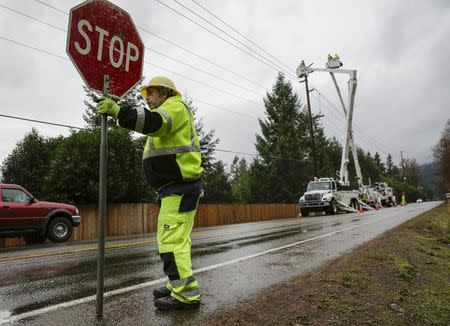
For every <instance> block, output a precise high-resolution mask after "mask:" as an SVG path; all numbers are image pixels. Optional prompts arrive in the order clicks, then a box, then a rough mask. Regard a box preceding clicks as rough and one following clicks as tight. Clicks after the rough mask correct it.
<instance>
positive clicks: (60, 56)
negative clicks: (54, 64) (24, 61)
mask: <svg viewBox="0 0 450 326" xmlns="http://www.w3.org/2000/svg"><path fill="white" fill-rule="evenodd" d="M0 39H3V40H5V41H8V42H11V43H15V44H17V45H20V46H24V47H26V48H29V49H33V50H35V51H39V52H42V53H45V54H49V55H52V56H54V57H58V58H61V59H64V60H69V58H67V57H63V56H62V55H59V54H56V53H52V52H49V51H46V50H42V49H39V48H35V47H33V46H30V45H27V44H24V43H21V42H18V41H15V40H11V39H9V38H7V37H4V36H1V35H0Z"/></svg>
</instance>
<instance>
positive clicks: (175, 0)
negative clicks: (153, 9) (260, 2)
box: [156, 0, 289, 73]
mask: <svg viewBox="0 0 450 326" xmlns="http://www.w3.org/2000/svg"><path fill="white" fill-rule="evenodd" d="M156 1H157V2H159V3H162V2H161V0H156ZM172 1H173V2H175V3H177V4H178V5H180V6H181V7H183V8H184V9H186V10H187V11H189V12H190V13H192V14H194V15H195V16H197V17H198V18H200V19H201V20H203V21H205V22H206V23H208V24H209V25H211V26H213V27H214V28H215V29H217V30H219V31H221V32H222V33H223V34H225V35H227V36H228V37H229V38H231V39H232V40H233V41H235V42H238V43H239V44H241V45H242V46H244V47H245V48H247V49H248V50H250V51H252V52H253V53H254V54H256V55H258V56H259V57H261V58H262V59H264V60H266V61H267V62H270V63H271V64H272V65H273V66H275V67H276V68H278V69H280V70H282V71H285V72H286V73H289V72H288V71H286V70H285V69H284V68H282V67H281V66H279V65H278V64H276V63H274V62H273V61H271V60H269V59H267V57H265V56H263V55H261V54H260V53H258V52H257V51H255V50H254V49H252V48H250V47H249V46H248V45H246V44H244V43H242V42H241V41H239V40H238V39H236V38H235V37H234V36H232V35H230V34H229V33H228V32H226V31H224V30H223V29H222V28H220V27H218V26H217V25H215V24H213V23H211V22H210V21H209V20H208V19H206V18H204V17H203V16H201V15H199V14H198V13H196V12H195V11H193V10H192V9H190V8H189V7H187V6H185V5H184V4H182V3H180V2H179V1H178V0H172Z"/></svg>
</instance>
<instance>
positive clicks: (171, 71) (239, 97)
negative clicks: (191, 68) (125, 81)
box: [145, 62, 261, 106]
mask: <svg viewBox="0 0 450 326" xmlns="http://www.w3.org/2000/svg"><path fill="white" fill-rule="evenodd" d="M145 64H146V65H150V66H154V67H157V68H159V69H162V70H165V71H167V72H170V73H171V74H174V75H178V76H181V77H183V78H186V79H189V80H191V81H193V82H196V83H199V84H201V85H204V86H206V87H209V88H212V89H215V90H217V91H219V92H222V93H224V94H227V95H230V96H233V97H236V98H238V99H241V100H244V101H247V102H250V103H252V104H256V105H258V106H260V105H261V104H260V103H258V102H255V101H252V100H249V99H246V98H244V97H241V96H239V95H235V94H233V93H230V92H227V91H224V90H222V89H220V88H217V87H215V86H211V85H209V84H207V83H204V82H202V81H199V80H196V79H193V78H191V77H189V76H186V75H183V74H180V73H178V72H175V71H173V70H169V69H167V68H164V67H161V66H159V65H157V64H154V63H149V62H145Z"/></svg>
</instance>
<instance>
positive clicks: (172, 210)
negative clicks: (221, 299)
mask: <svg viewBox="0 0 450 326" xmlns="http://www.w3.org/2000/svg"><path fill="white" fill-rule="evenodd" d="M197 204H198V195H190V194H188V195H178V194H172V195H169V196H167V197H163V198H162V199H161V209H160V212H159V216H158V229H157V235H156V238H157V242H158V251H159V254H160V257H161V259H162V261H163V262H164V273H165V274H166V275H167V276H168V277H169V281H168V283H167V288H168V289H169V290H170V291H171V292H172V293H171V296H172V297H174V298H175V299H178V300H179V301H182V302H186V303H192V302H198V301H200V300H201V295H200V292H199V287H198V282H197V280H196V279H195V278H194V276H193V275H192V264H191V236H190V235H191V231H192V228H193V226H194V218H195V212H196V210H197Z"/></svg>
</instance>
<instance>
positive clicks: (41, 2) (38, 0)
mask: <svg viewBox="0 0 450 326" xmlns="http://www.w3.org/2000/svg"><path fill="white" fill-rule="evenodd" d="M35 1H36V2H38V3H40V4H43V5H45V6H48V7H50V8H52V9H54V10H57V11H58V12H61V13H63V14H65V15H68V13H67V12H64V11H62V10H60V9H58V8H56V7H54V6H52V5H49V4H47V3H45V2H43V1H40V0H35ZM157 1H158V2H159V3H161V4H162V5H164V6H166V7H168V8H169V9H171V10H172V11H175V12H176V13H178V14H180V15H182V14H181V13H179V12H177V11H176V10H173V8H170V6H167V5H165V4H163V3H162V2H161V1H159V0H157ZM173 1H174V2H176V3H178V4H179V5H181V6H183V7H184V8H185V9H187V10H189V11H191V10H190V9H188V8H187V7H186V6H184V5H182V4H180V3H179V2H178V1H176V0H173ZM192 1H193V2H194V3H196V4H197V5H198V6H200V7H201V8H202V9H204V10H206V11H207V12H208V13H210V14H211V15H213V16H214V17H215V18H216V19H218V20H220V21H221V22H222V23H224V24H225V25H227V26H228V27H229V28H231V29H233V31H235V32H237V33H238V34H239V35H241V36H242V37H244V38H245V39H247V40H248V41H250V42H251V43H252V44H253V45H255V46H257V47H258V48H260V49H261V50H263V51H264V52H265V53H266V54H268V55H270V54H269V53H268V52H267V51H265V50H264V49H262V48H261V47H259V46H258V45H256V43H254V42H253V41H251V40H250V39H248V38H247V37H245V36H244V35H243V34H241V33H240V32H238V31H237V30H236V29H234V28H233V27H231V26H230V25H228V24H226V23H225V22H224V21H222V20H221V19H220V18H219V17H217V16H216V15H215V14H213V13H212V12H210V11H209V10H207V9H206V8H205V7H203V6H201V5H200V4H198V3H197V2H196V1H194V0H192ZM0 6H2V7H4V8H7V9H10V10H12V11H14V12H16V13H19V14H22V15H24V16H26V17H28V18H31V19H34V20H36V21H39V22H41V23H43V24H46V25H48V26H50V27H53V28H56V29H59V30H63V29H61V28H59V27H57V26H54V25H52V24H49V23H46V22H44V21H42V20H40V19H37V18H35V17H32V16H29V15H26V14H23V13H20V12H18V11H16V10H14V9H11V8H8V7H6V6H3V5H0ZM191 12H193V11H191ZM194 14H195V15H197V16H198V17H200V18H201V19H203V20H205V21H207V22H208V23H209V24H210V25H212V26H214V27H216V26H215V25H214V24H212V23H211V22H209V21H208V20H206V19H204V18H202V17H201V16H200V15H198V14H196V13H194ZM182 16H183V17H185V18H186V19H188V20H190V21H191V22H193V23H194V24H196V25H199V24H198V23H196V22H195V21H192V20H191V19H189V18H188V17H186V16H184V15H182ZM139 28H140V27H139ZM216 28H217V27H216ZM140 29H142V30H143V31H144V32H147V33H150V34H151V35H153V36H155V37H158V38H160V39H162V40H164V41H166V42H169V43H172V44H173V45H174V46H177V47H179V48H181V49H183V50H184V51H187V52H188V53H191V54H192V55H195V56H198V57H200V58H201V59H203V60H206V61H208V62H210V63H212V64H215V65H217V64H216V63H214V62H212V61H210V60H209V59H207V58H204V57H201V56H199V55H198V54H195V53H193V52H192V51H190V50H187V49H185V48H183V47H180V46H179V45H177V44H175V43H173V42H171V41H168V40H166V39H164V38H161V37H160V36H158V35H156V34H154V33H151V32H149V31H147V30H145V29H143V28H140ZM204 29H205V28H204ZM217 29H219V30H221V31H222V32H223V33H225V34H226V35H228V36H230V35H229V34H228V33H226V32H225V31H223V30H222V29H220V28H217ZM63 31H65V30H63ZM210 32H211V31H210ZM212 33H213V34H214V35H216V36H217V37H219V38H221V39H222V40H224V41H225V42H227V43H230V42H228V41H227V40H225V39H223V38H222V37H220V36H218V35H217V34H215V33H214V32H212ZM0 37H1V36H0ZM230 37H231V36H230ZM1 38H3V39H5V40H8V41H10V42H13V43H16V44H18V45H22V46H27V47H29V48H32V49H34V50H37V51H40V52H43V53H47V54H51V55H55V54H52V53H50V52H48V51H45V50H42V49H38V48H34V47H31V46H28V45H25V44H23V43H20V42H17V41H14V40H11V39H8V38H5V37H1ZM238 42H239V41H238ZM240 43H241V42H240ZM241 44H242V43H241ZM233 46H235V45H233ZM148 49H149V48H148ZM150 50H151V51H154V52H156V53H158V52H157V51H155V50H153V49H150ZM252 51H253V52H255V53H257V52H256V51H254V50H252ZM158 54H160V55H163V56H166V57H168V58H169V59H172V60H175V61H178V62H180V63H182V64H185V63H183V62H181V61H179V60H177V59H174V58H172V57H170V56H167V55H164V54H162V53H158ZM257 54H258V55H260V54H259V53H257ZM56 56H58V57H60V58H64V57H62V56H59V55H56ZM260 56H261V55H260ZM270 56H271V57H272V58H274V59H275V60H277V61H279V62H281V63H282V64H283V65H285V66H287V65H286V64H284V63H283V62H282V61H280V60H278V59H276V58H275V57H273V56H272V55H270ZM64 59H67V58H64ZM265 59H266V60H267V58H265ZM270 62H271V61H270ZM185 65H187V66H190V65H188V64H185ZM217 66H218V67H220V68H222V69H226V70H227V71H229V72H231V73H233V74H235V75H236V76H238V77H241V78H242V77H243V76H240V75H238V74H236V73H234V72H233V71H231V70H228V69H227V68H226V67H223V66H220V65H217ZM157 67H158V68H160V69H164V70H166V71H169V72H172V73H175V72H173V71H170V70H168V69H165V68H163V67H160V66H157ZM190 67H191V68H193V69H197V70H199V71H202V70H201V69H200V68H197V67H194V66H190ZM272 68H273V67H272ZM278 68H280V67H279V66H278ZM291 70H292V71H293V69H291ZM283 71H284V72H286V71H285V70H284V69H283ZM202 72H204V73H207V72H205V71H202ZM207 74H209V73H207ZM182 77H184V78H188V79H190V80H192V81H194V82H199V81H196V80H193V79H192V78H190V77H187V76H183V75H182ZM214 77H216V78H218V77H217V76H214ZM289 77H290V78H291V79H292V77H291V76H289ZM219 79H222V80H224V79H223V78H219ZM245 79H246V80H247V81H250V82H252V83H254V82H253V81H251V80H249V79H247V78H245ZM295 80H297V79H295ZM224 81H226V80H224ZM199 83H202V82H199ZM203 84H204V83H203ZM254 84H256V83H254ZM204 85H205V86H208V87H211V86H209V85H207V84H204ZM256 85H258V84H256ZM258 86H260V87H264V86H262V85H258ZM218 90H219V89H218ZM246 90H247V91H251V90H249V89H246ZM220 91H222V90H220ZM222 92H223V91H222ZM228 95H231V94H228ZM258 95H259V94H258ZM322 95H323V94H322ZM323 97H324V98H325V100H327V101H328V102H329V103H330V105H332V103H331V102H330V101H329V100H328V99H327V98H326V97H325V96H323ZM241 99H244V98H241ZM244 100H246V101H249V100H247V99H244ZM197 101H198V102H201V101H199V100H197ZM251 102H253V101H251ZM253 103H255V104H258V103H256V102H253ZM207 105H211V104H207ZM258 105H259V104H258ZM211 106H213V105H211ZM332 106H333V107H334V105H332ZM215 107H217V108H221V107H218V106H215ZM221 109H223V110H225V111H229V112H232V113H235V114H239V113H237V112H234V111H231V110H227V109H224V108H221ZM248 117H250V118H252V119H256V118H254V117H251V116H248ZM355 129H358V128H357V126H355ZM355 131H356V130H355ZM365 139H366V140H367V138H365ZM372 146H373V145H372Z"/></svg>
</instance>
